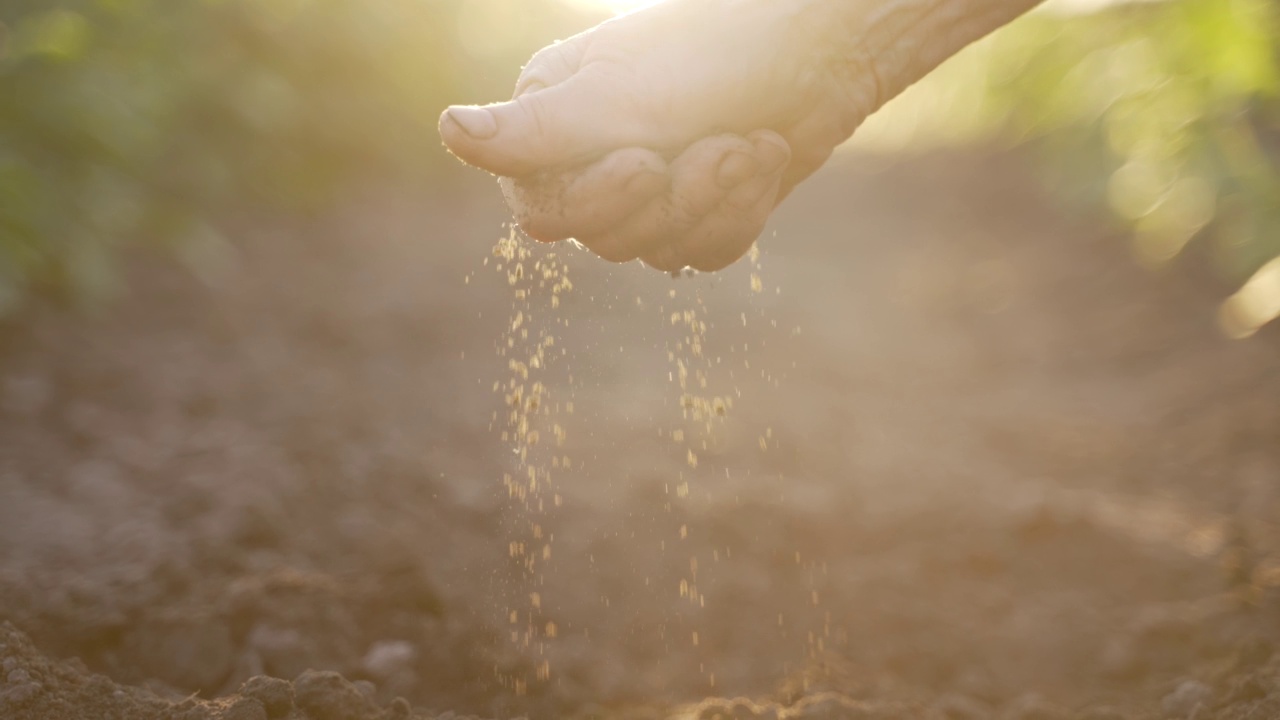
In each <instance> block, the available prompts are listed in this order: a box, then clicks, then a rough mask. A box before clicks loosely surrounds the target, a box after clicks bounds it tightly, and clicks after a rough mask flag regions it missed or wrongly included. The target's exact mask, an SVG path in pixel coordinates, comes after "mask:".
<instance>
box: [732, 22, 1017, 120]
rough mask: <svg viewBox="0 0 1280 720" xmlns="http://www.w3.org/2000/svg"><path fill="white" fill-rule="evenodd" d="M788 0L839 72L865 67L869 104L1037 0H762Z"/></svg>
mask: <svg viewBox="0 0 1280 720" xmlns="http://www.w3.org/2000/svg"><path fill="white" fill-rule="evenodd" d="M748 1H749V0H748ZM763 1H764V2H769V3H774V4H777V5H779V6H789V7H790V12H791V13H792V17H794V18H795V19H796V21H798V22H799V23H801V24H802V25H803V26H804V27H805V28H806V32H807V33H808V34H809V35H810V36H811V37H813V38H814V42H815V45H817V46H820V50H819V51H820V52H822V53H824V54H825V55H827V56H828V57H833V58H838V60H837V61H838V62H844V63H845V64H846V67H847V69H846V70H845V72H844V74H846V75H854V74H858V73H870V74H871V75H872V76H873V77H874V79H875V82H876V97H875V103H874V106H873V107H871V108H868V109H867V112H872V111H874V110H876V109H878V108H879V107H880V106H881V105H883V104H884V103H886V102H888V101H889V100H891V99H893V98H894V97H895V96H896V95H897V94H898V93H900V92H902V91H903V90H905V89H906V88H907V87H908V86H910V85H912V84H913V83H915V82H916V81H917V80H919V79H921V78H922V77H924V76H925V75H927V74H928V73H929V72H931V71H932V70H933V69H934V68H936V67H937V66H938V65H940V64H941V63H942V62H943V61H944V60H946V59H947V58H949V57H951V56H952V55H954V54H956V53H957V52H959V51H960V50H962V49H963V48H965V47H966V46H968V45H969V44H970V43H973V42H974V41H976V40H978V39H980V38H982V37H984V36H986V35H987V34H989V33H990V32H992V31H993V30H995V29H997V28H999V27H1001V26H1003V25H1005V24H1007V23H1009V22H1010V21H1012V20H1013V19H1014V18H1016V17H1018V16H1019V15H1021V14H1022V13H1024V12H1026V11H1027V10H1030V9H1031V8H1032V7H1034V6H1035V5H1037V4H1038V3H1039V2H1040V0H763Z"/></svg>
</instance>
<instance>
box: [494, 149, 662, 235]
mask: <svg viewBox="0 0 1280 720" xmlns="http://www.w3.org/2000/svg"><path fill="white" fill-rule="evenodd" d="M499 185H500V186H501V187H502V193H503V195H504V196H505V197H506V199H507V205H508V207H510V208H511V211H512V214H513V215H514V216H515V218H516V222H517V224H519V225H520V229H521V230H523V231H524V232H525V234H527V235H529V236H530V237H532V238H534V239H535V240H540V241H542V242H554V241H556V240H564V239H566V238H570V237H575V236H594V235H599V234H601V233H605V232H608V231H609V229H611V228H613V227H616V226H617V225H619V224H621V223H622V222H624V221H625V220H626V219H627V218H628V217H630V216H631V215H632V214H634V213H635V212H636V211H637V210H639V209H640V208H642V207H644V206H645V205H646V204H647V203H648V202H649V201H650V200H652V199H654V198H655V197H657V196H658V195H660V194H662V193H663V192H664V191H666V190H667V189H668V188H669V187H670V186H671V178H670V175H669V174H668V172H667V163H666V161H664V160H663V159H662V157H661V156H659V155H658V154H657V153H655V152H653V151H651V150H645V149H643V148H624V149H622V150H616V151H614V152H612V153H609V154H608V155H606V156H605V157H604V158H602V159H601V160H599V161H598V162H594V163H591V164H589V165H587V166H586V167H585V168H582V167H580V168H574V169H572V170H564V171H558V172H554V173H539V174H536V175H533V176H529V177H525V178H518V179H517V178H509V177H503V178H500V179H499Z"/></svg>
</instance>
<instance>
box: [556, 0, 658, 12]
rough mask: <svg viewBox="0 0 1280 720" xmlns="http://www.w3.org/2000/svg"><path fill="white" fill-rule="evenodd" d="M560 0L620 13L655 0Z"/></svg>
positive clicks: (578, 5)
mask: <svg viewBox="0 0 1280 720" xmlns="http://www.w3.org/2000/svg"><path fill="white" fill-rule="evenodd" d="M561 2H563V3H565V4H567V5H573V6H576V7H580V8H585V9H587V10H597V11H598V10H605V11H608V12H612V13H613V14H615V15H621V14H623V13H626V12H631V11H632V10H636V9H638V8H642V7H644V6H645V5H652V4H653V3H654V2H657V0H561Z"/></svg>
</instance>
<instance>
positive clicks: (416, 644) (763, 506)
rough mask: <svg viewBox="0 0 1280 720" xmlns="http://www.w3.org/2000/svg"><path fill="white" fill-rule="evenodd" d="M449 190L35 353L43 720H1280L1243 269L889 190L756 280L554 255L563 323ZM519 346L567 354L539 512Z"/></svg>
mask: <svg viewBox="0 0 1280 720" xmlns="http://www.w3.org/2000/svg"><path fill="white" fill-rule="evenodd" d="M449 185H450V186H449V187H448V188H439V189H437V190H436V191H434V192H432V193H429V194H428V193H423V192H421V191H408V190H405V189H403V188H401V189H387V188H378V189H368V190H367V191H366V192H363V193H360V194H359V196H358V197H352V198H350V199H349V201H347V202H344V203H342V204H341V205H340V206H338V207H335V208H334V209H333V210H331V211H329V212H326V213H324V214H323V215H322V216H319V217H313V218H309V219H299V218H284V219H281V218H270V217H261V216H251V215H246V216H245V217H240V218H237V219H235V220H234V221H229V222H228V223H227V225H226V227H227V228H229V232H228V235H229V237H231V238H233V241H232V242H230V243H228V244H227V245H225V246H210V247H207V248H202V252H201V261H200V262H199V263H198V264H197V266H196V268H197V270H196V271H194V272H193V271H189V270H184V269H182V268H179V267H175V266H174V265H173V264H171V263H167V262H163V261H158V260H155V259H150V258H147V257H137V258H134V259H132V260H131V261H130V264H129V266H128V267H127V268H126V277H127V280H128V283H127V285H128V288H129V292H128V294H127V295H126V296H125V297H123V298H121V300H120V302H118V303H117V304H115V305H114V306H112V307H110V308H109V309H105V310H102V311H99V312H98V313H96V314H93V315H90V316H86V315H85V314H82V313H74V312H69V311H65V310H59V309H56V308H51V307H41V308H34V309H32V310H31V311H30V312H29V313H27V314H26V315H25V316H24V317H22V318H20V319H19V320H18V322H17V323H16V324H15V325H14V326H13V327H11V328H8V329H7V330H6V331H5V335H3V336H2V337H3V340H2V341H3V347H2V348H0V621H3V624H2V625H0V718H5V719H6V720H9V719H12V720H23V719H27V718H39V719H41V720H45V719H53V718H58V719H62V718H95V719H96V718H130V719H132V718H157V719H158V718H173V719H178V718H182V719H184V720H187V719H189V720H196V719H201V720H204V719H207V720H215V719H222V720H233V719H234V720H250V719H253V720H258V719H261V718H297V719H302V718H314V719H315V720H347V719H352V720H354V719H357V718H358V719H362V720H364V719H372V718H407V717H435V718H456V717H461V716H467V715H473V716H479V717H499V718H506V717H513V716H517V715H526V716H529V717H532V718H550V717H561V716H565V717H576V718H589V717H590V718H598V717H621V718H636V719H637V720H639V719H640V718H645V719H649V718H652V719H655V720H656V719H658V718H691V719H692V718H697V719H699V720H714V719H715V718H717V717H719V718H724V719H725V720H729V719H730V718H732V719H734V720H740V719H744V718H769V719H770V720H791V719H795V720H800V719H804V720H818V719H819V718H822V719H825V718H867V719H881V718H883V719H889V718H935V719H939V720H941V719H946V720H978V719H981V718H1007V719H1010V720H1012V719H1018V720H1033V719H1034V720H1042V719H1043V720H1049V719H1054V718H1080V719H1084V718H1089V719H1090V720H1104V719H1106V720H1110V719H1113V718H1114V719H1122V718H1166V717H1169V718H1197V719H1198V720H1205V719H1207V718H1223V719H1226V718H1231V719H1239V720H1244V719H1245V718H1252V719H1255V720H1262V719H1264V718H1280V653H1278V652H1276V651H1277V649H1278V648H1280V644H1278V643H1280V553H1278V551H1280V521H1278V520H1280V402H1278V401H1280V365H1278V363H1277V360H1276V358H1277V349H1278V348H1280V332H1278V329H1277V328H1266V329H1264V330H1263V332H1261V333H1260V334H1259V335H1257V336H1255V337H1254V338H1251V339H1249V340H1247V341H1243V342H1241V341H1229V340H1226V339H1225V338H1224V337H1223V336H1222V335H1221V333H1220V332H1219V331H1218V330H1217V328H1216V325H1215V308H1216V303H1217V302H1219V301H1220V299H1221V298H1222V297H1223V296H1224V295H1225V294H1226V293H1227V292H1228V291H1229V287H1228V286H1227V285H1224V284H1222V283H1220V282H1219V281H1217V280H1215V279H1214V278H1213V275H1212V273H1210V272H1209V271H1208V270H1207V269H1206V268H1207V267H1208V266H1209V265H1210V262H1209V261H1208V260H1205V259H1204V258H1202V257H1198V256H1195V255H1193V256H1189V257H1187V258H1184V259H1182V260H1180V261H1179V262H1178V263H1176V264H1175V265H1173V266H1172V267H1167V268H1162V269H1159V270H1157V271H1148V270H1144V269H1141V268H1139V267H1137V266H1136V265H1135V264H1134V263H1133V262H1132V261H1131V260H1130V259H1129V255H1128V253H1127V251H1126V246H1125V242H1124V240H1123V238H1122V236H1120V235H1119V234H1118V233H1117V232H1115V231H1113V230H1111V229H1109V228H1108V227H1107V225H1106V223H1105V222H1103V221H1101V220H1099V219H1097V218H1090V217H1087V216H1084V215H1080V214H1076V213H1073V212H1070V211H1067V210H1064V209H1063V208H1062V207H1061V206H1059V205H1056V204H1055V203H1054V202H1052V201H1051V200H1050V199H1049V198H1048V196H1047V195H1046V193H1045V192H1043V191H1042V190H1041V189H1039V185H1038V184H1037V183H1036V182H1035V179H1034V176H1033V175H1032V174H1031V173H1030V172H1029V171H1028V169H1027V167H1026V165H1025V163H1024V160H1023V159H1022V158H1020V157H1018V156H1016V155H1009V154H1001V153H995V154H980V153H972V154H935V155H930V156H927V157H921V158H916V159H895V160H893V161H892V162H889V161H884V160H877V159H874V158H867V157H852V158H844V159H843V160H841V161H839V162H836V163H835V164H834V165H833V166H832V167H831V168H829V169H827V170H825V171H824V172H823V173H821V174H820V175H819V176H818V177H817V178H815V179H814V180H813V181H812V182H811V183H810V184H809V185H808V186H806V187H805V188H804V189H802V191H801V192H800V193H798V194H797V195H796V196H795V197H793V198H792V199H791V200H789V201H788V203H787V204H786V205H785V206H784V207H783V208H782V209H781V211H780V212H779V213H778V216H777V218H776V219H775V221H774V223H773V225H772V226H771V230H770V231H769V232H767V233H766V237H765V238H764V240H763V241H762V243H761V246H762V249H763V254H762V257H761V259H760V266H759V268H756V267H754V266H753V265H752V263H750V262H746V261H744V262H742V263H740V264H739V265H738V266H735V267H734V268H731V269H730V270H728V271H726V272H724V273H720V274H716V275H714V276H709V277H707V276H698V277H682V278H678V279H673V278H670V277H668V276H665V275H662V274H659V273H655V272H652V271H647V270H645V269H644V268H642V267H639V266H635V265H628V266H621V267H613V266H607V265H606V264H604V263H601V262H599V261H597V260H594V259H592V258H590V257H588V256H587V255H586V254H585V253H584V252H582V251H579V250H573V249H571V248H566V247H560V248H552V249H547V248H535V249H534V250H533V252H535V254H536V256H537V257H540V258H543V259H545V258H546V253H547V252H556V253H557V254H558V255H559V257H560V258H561V259H562V260H564V261H565V262H566V263H567V266H568V268H569V272H570V273H571V277H572V278H573V284H574V287H573V290H572V292H570V293H567V294H566V295H565V297H564V298H563V302H561V303H560V305H559V307H558V308H557V309H556V310H555V312H550V311H549V310H548V309H547V307H546V306H545V305H538V304H537V303H538V302H542V300H536V301H534V300H528V301H517V300H515V299H514V298H513V292H512V287H511V286H510V285H508V283H507V281H506V279H505V277H504V275H503V273H501V272H494V265H495V264H496V263H494V262H489V263H488V264H485V263H484V258H485V257H488V252H489V248H490V247H491V245H492V244H493V242H494V240H496V239H497V238H498V237H499V236H501V235H504V234H505V231H504V230H503V229H502V228H500V227H499V225H500V223H501V222H502V220H501V218H503V217H504V215H503V214H502V210H501V207H500V205H499V204H498V202H499V198H498V197H497V195H498V193H497V190H496V188H494V187H493V186H492V184H491V181H482V180H480V179H478V178H475V177H474V176H472V175H459V176H458V177H457V178H450V183H449ZM424 196H426V197H428V198H429V199H427V200H424V199H423V198H424ZM490 260H493V258H490ZM753 274H754V275H757V276H758V278H759V280H758V281H757V280H753V279H752V275H753ZM757 288H758V290H757ZM522 303H523V304H522ZM515 308H522V312H523V311H524V310H528V309H530V308H533V309H532V310H530V320H529V322H530V323H531V324H530V327H538V328H541V329H542V330H543V331H546V332H547V333H548V334H551V333H554V336H555V348H556V349H558V350H562V351H563V352H562V354H560V355H556V356H555V357H556V363H555V364H554V366H553V367H552V366H549V367H548V368H547V369H546V372H545V373H544V375H543V376H542V378H543V380H542V381H543V382H544V383H545V384H546V387H547V397H548V398H549V402H551V401H553V402H554V408H555V414H554V415H552V414H550V412H548V414H547V415H546V416H545V417H542V416H540V418H541V419H539V420H538V422H542V423H544V424H547V426H546V427H543V428H542V435H543V437H550V436H551V432H550V430H551V428H550V425H549V424H550V423H552V422H553V421H554V423H555V424H556V425H558V426H560V428H561V429H562V430H563V436H564V442H563V446H557V447H556V449H555V450H554V456H556V460H555V461H554V463H555V465H554V466H555V468H556V469H555V471H554V473H553V474H551V475H549V476H548V477H549V480H548V482H550V485H551V489H552V490H553V491H554V495H555V496H556V497H557V498H558V500H559V502H555V503H552V502H550V497H551V495H550V494H546V495H544V496H541V499H544V500H547V502H545V503H544V504H543V506H542V507H541V508H538V507H536V506H535V505H534V504H533V503H531V502H530V501H529V498H525V499H524V500H523V501H520V500H518V499H512V497H511V495H510V492H509V490H508V486H507V485H504V482H503V476H504V474H508V475H510V474H513V473H519V472H521V471H522V467H523V466H522V465H521V459H520V458H519V457H518V456H516V455H514V454H513V453H512V448H511V444H510V442H504V441H503V440H502V438H501V432H502V423H501V422H500V419H501V417H502V413H505V412H506V410H505V405H504V399H503V393H502V392H501V390H500V391H499V392H498V393H496V394H495V392H494V385H495V383H499V384H501V383H505V382H506V381H507V379H508V378H509V376H510V375H511V372H512V371H511V370H510V366H509V365H508V360H509V359H510V358H508V357H505V356H504V355H503V354H502V353H504V352H505V351H506V350H507V347H506V340H507V339H508V338H512V339H513V341H515V340H517V339H518V340H519V341H520V342H523V338H516V337H515V336H513V334H512V333H513V332H514V331H513V330H512V324H513V323H512V313H513V311H514V309H515ZM685 311H693V312H695V313H696V314H697V317H698V318H700V319H701V321H702V322H705V323H706V327H705V332H702V333H700V337H699V338H698V342H699V344H700V345H701V351H702V355H701V356H696V355H693V354H691V346H690V339H689V336H688V334H687V333H686V332H685V329H684V328H683V324H682V323H683V321H682V322H681V323H676V324H672V322H671V321H670V320H669V316H671V315H672V313H676V314H678V315H679V314H681V313H684V312H685ZM682 317H683V316H682ZM535 337H537V336H536V335H535ZM513 347H514V345H513ZM677 360H682V361H687V362H689V363H692V362H694V361H695V360H696V361H697V362H698V363H701V364H700V365H699V367H701V368H702V369H703V372H704V375H703V377H705V378H706V379H707V382H708V387H707V388H706V392H707V393H708V394H712V395H716V396H718V397H726V398H732V403H731V406H729V407H728V409H727V410H726V409H725V408H723V407H721V406H716V407H717V408H719V409H718V410H717V414H718V413H719V412H722V411H723V412H724V414H725V417H724V418H715V419H714V420H713V421H712V422H710V423H708V424H703V423H698V422H692V421H687V420H684V419H682V415H683V413H682V409H681V391H680V389H679V388H678V387H677V385H676V383H675V381H674V379H673V378H674V372H673V367H675V365H674V363H675V361H677ZM569 403H572V405H573V409H572V412H570V410H569ZM548 407H551V405H548ZM495 418H498V419H499V422H496V423H495ZM549 446H550V444H549V443H546V442H545V441H544V444H543V446H540V447H541V448H543V449H541V450H539V451H538V452H541V453H543V454H542V455H538V456H537V457H538V458H542V459H539V460H537V462H538V463H545V462H546V460H545V458H547V457H549V456H548V455H547V454H546V453H548V452H552V451H550V450H549V449H547V448H548V447H549ZM561 453H562V454H563V455H564V456H565V457H569V458H572V462H571V463H570V464H567V465H561V464H560V459H559V457H558V454H561ZM541 469H543V470H546V467H545V466H541ZM520 543H528V544H529V547H528V548H527V550H528V552H524V550H525V548H524V547H523V546H521V545H520ZM517 546H519V548H517ZM542 546H546V548H548V549H547V550H546V551H545V552H546V553H547V554H546V555H538V556H537V557H536V560H537V561H536V563H535V562H533V561H531V560H530V559H529V558H534V557H535V555H534V553H533V551H534V550H535V549H536V548H538V547H542Z"/></svg>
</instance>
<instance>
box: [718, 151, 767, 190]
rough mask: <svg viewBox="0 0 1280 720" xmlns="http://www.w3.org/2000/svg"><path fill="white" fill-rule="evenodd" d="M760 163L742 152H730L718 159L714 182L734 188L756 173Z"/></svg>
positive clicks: (727, 187)
mask: <svg viewBox="0 0 1280 720" xmlns="http://www.w3.org/2000/svg"><path fill="white" fill-rule="evenodd" d="M759 165H760V163H758V162H757V161H756V159H755V158H754V157H752V156H751V155H748V154H747V153H744V152H732V153H729V154H728V155H726V156H725V158H724V159H723V160H721V161H720V167H718V168H716V183H718V184H719V185H720V187H722V188H724V189H726V190H728V189H730V188H735V187H737V186H738V185H741V184H742V183H743V182H745V181H746V179H747V178H749V177H751V176H752V175H754V174H755V173H756V168H757V167H759Z"/></svg>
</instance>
